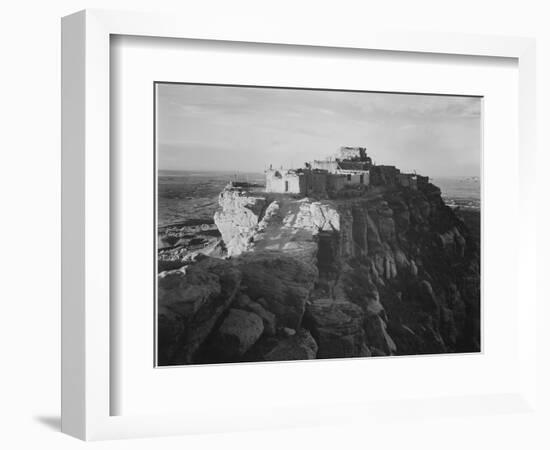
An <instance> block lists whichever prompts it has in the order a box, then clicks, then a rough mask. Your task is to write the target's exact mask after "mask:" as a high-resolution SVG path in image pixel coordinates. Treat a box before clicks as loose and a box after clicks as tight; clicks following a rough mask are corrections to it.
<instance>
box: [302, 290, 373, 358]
mask: <svg viewBox="0 0 550 450" xmlns="http://www.w3.org/2000/svg"><path fill="white" fill-rule="evenodd" d="M363 321H364V313H363V310H362V309H361V308H360V307H359V306H357V305H355V304H353V303H351V302H348V301H347V300H341V299H332V298H322V299H316V300H314V301H313V302H311V303H310V304H308V305H307V311H306V317H305V319H304V324H305V325H306V326H307V327H308V328H309V329H310V330H311V333H312V335H313V337H314V339H315V340H316V342H317V344H318V345H319V351H318V353H317V358H346V357H353V356H368V355H369V351H368V348H367V347H366V344H365V333H364V330H363Z"/></svg>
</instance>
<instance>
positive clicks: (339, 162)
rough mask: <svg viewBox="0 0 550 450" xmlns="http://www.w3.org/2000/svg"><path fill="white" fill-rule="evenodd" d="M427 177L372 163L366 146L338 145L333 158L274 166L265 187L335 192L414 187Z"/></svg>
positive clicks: (304, 192)
mask: <svg viewBox="0 0 550 450" xmlns="http://www.w3.org/2000/svg"><path fill="white" fill-rule="evenodd" d="M428 181H429V179H428V177H425V176H421V175H417V174H416V173H401V171H400V170H399V169H398V168H397V167H395V166H385V165H376V164H373V162H372V159H371V158H370V157H369V156H368V155H367V149H366V148H365V147H340V152H339V154H338V156H337V157H336V158H327V159H324V160H314V161H312V162H310V163H305V164H304V167H303V168H299V169H283V168H282V167H281V168H280V169H274V168H273V167H271V166H270V167H269V169H267V170H266V172H265V190H266V192H274V193H281V194H285V193H288V194H301V195H309V194H327V193H337V192H339V191H341V190H343V189H345V188H347V187H358V188H360V187H361V186H364V187H365V188H366V187H367V186H369V185H371V186H381V185H385V186H403V187H408V188H411V189H417V187H418V185H419V184H426V183H428Z"/></svg>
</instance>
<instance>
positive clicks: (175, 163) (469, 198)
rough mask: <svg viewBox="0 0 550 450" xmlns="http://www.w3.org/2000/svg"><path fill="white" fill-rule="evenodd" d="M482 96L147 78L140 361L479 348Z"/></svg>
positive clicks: (206, 361) (278, 358) (254, 359)
mask: <svg viewBox="0 0 550 450" xmlns="http://www.w3.org/2000/svg"><path fill="white" fill-rule="evenodd" d="M482 106H483V99H482V98H481V97H476V96H451V95H436V94H417V93H392V92H370V91H346V90H319V89H304V88H281V87H262V86H232V85H206V84H186V83H161V82H158V83H156V84H155V124H154V126H155V146H154V147H155V148H154V154H155V161H156V163H155V179H156V187H155V188H156V196H155V197H156V199H155V200H156V203H155V209H156V211H155V215H156V227H155V233H156V236H155V241H156V248H155V251H156V255H155V257H156V273H155V274H154V276H155V277H156V281H155V284H156V288H157V289H156V298H155V299H154V301H155V302H156V318H155V321H156V365H157V366H182V365H190V364H215V363H250V362H266V361H271V362H273V361H291V360H313V359H332V358H357V357H360V358H368V357H393V356H407V355H435V354H450V353H478V352H480V351H481V350H482V346H481V343H482V332H481V329H482V327H481V294H480V291H481V270H480V267H481V261H480V247H481V246H480V239H481V207H482V203H481V178H480V175H481V161H482V119H483V117H482Z"/></svg>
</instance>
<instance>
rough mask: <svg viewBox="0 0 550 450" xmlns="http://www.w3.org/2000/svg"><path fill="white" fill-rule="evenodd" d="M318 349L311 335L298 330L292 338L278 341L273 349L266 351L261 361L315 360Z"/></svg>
mask: <svg viewBox="0 0 550 450" xmlns="http://www.w3.org/2000/svg"><path fill="white" fill-rule="evenodd" d="M318 349H319V347H318V345H317V342H315V339H313V336H311V333H310V332H309V331H307V330H304V329H300V330H298V332H297V333H296V334H294V335H293V336H289V337H287V338H285V339H282V340H281V341H279V342H278V343H277V344H276V345H275V347H273V348H272V349H271V350H270V351H268V352H267V353H266V354H265V355H264V357H263V359H264V360H265V361H291V360H304V359H315V357H316V356H317V351H318Z"/></svg>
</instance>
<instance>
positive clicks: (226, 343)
mask: <svg viewBox="0 0 550 450" xmlns="http://www.w3.org/2000/svg"><path fill="white" fill-rule="evenodd" d="M263 331H264V325H263V321H262V319H261V317H260V316H258V315H257V314H255V313H253V312H250V311H244V310H242V309H236V308H231V309H230V310H229V313H228V314H227V317H226V318H225V319H224V321H223V322H222V324H221V325H220V327H219V328H218V329H217V330H216V331H215V333H214V334H213V336H212V338H211V339H210V342H209V352H210V353H211V355H214V356H215V357H216V359H217V360H219V361H235V360H238V359H239V358H240V357H241V356H242V355H243V354H244V353H246V352H247V351H248V350H249V349H250V347H252V345H254V344H255V343H256V341H257V340H258V339H259V338H260V336H261V335H262V333H263Z"/></svg>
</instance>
